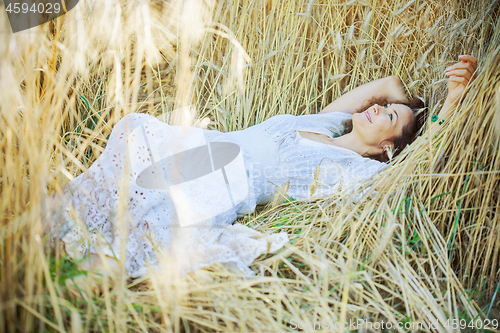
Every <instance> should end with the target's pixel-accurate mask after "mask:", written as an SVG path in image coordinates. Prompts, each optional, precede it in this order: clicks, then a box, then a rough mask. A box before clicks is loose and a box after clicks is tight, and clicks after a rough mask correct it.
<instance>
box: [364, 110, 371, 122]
mask: <svg viewBox="0 0 500 333" xmlns="http://www.w3.org/2000/svg"><path fill="white" fill-rule="evenodd" d="M365 115H366V118H368V121H369V122H370V123H371V122H372V117H370V114H369V113H368V111H365Z"/></svg>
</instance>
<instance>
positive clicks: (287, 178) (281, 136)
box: [213, 112, 385, 204]
mask: <svg viewBox="0 0 500 333" xmlns="http://www.w3.org/2000/svg"><path fill="white" fill-rule="evenodd" d="M350 118H351V115H350V114H346V113H339V112H334V113H327V114H315V115H301V116H294V115H277V116H274V117H271V118H269V119H267V120H266V121H264V122H262V123H259V124H257V125H254V126H251V127H249V128H247V129H245V130H242V131H235V132H229V133H221V134H220V135H219V136H217V137H215V138H214V139H213V140H214V141H221V140H223V141H227V142H234V143H237V144H238V145H239V146H240V147H241V149H242V150H243V152H244V156H245V164H246V166H247V168H248V169H247V170H248V171H249V172H248V173H249V180H250V182H251V187H252V188H253V191H252V192H253V193H254V194H255V203H256V204H262V203H265V202H267V201H268V200H269V199H270V198H271V197H272V195H273V193H274V192H275V191H276V189H277V187H278V186H279V185H281V184H283V183H285V182H289V186H288V195H290V196H292V197H294V198H296V199H305V198H309V197H311V196H325V195H330V194H331V193H333V192H334V191H337V190H340V188H341V187H342V186H344V185H345V186H347V185H349V184H351V183H354V182H357V181H360V180H363V179H366V178H368V177H370V176H372V175H373V174H375V173H376V172H378V171H380V170H381V169H382V168H383V167H384V166H385V164H384V163H380V162H378V161H374V160H371V159H368V158H363V157H362V156H360V155H359V154H358V153H356V152H354V151H351V150H349V149H345V148H341V147H336V146H333V145H331V144H328V143H327V142H328V138H330V137H335V136H339V135H341V133H342V132H343V130H344V126H343V122H344V121H345V120H347V119H350ZM300 133H302V135H301V134H300ZM315 139H316V140H315ZM318 166H320V167H319V168H318Z"/></svg>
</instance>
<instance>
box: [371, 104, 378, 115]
mask: <svg viewBox="0 0 500 333" xmlns="http://www.w3.org/2000/svg"><path fill="white" fill-rule="evenodd" d="M373 112H374V113H375V114H376V115H378V114H379V112H380V105H378V104H374V105H373Z"/></svg>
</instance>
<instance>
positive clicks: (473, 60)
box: [458, 55, 477, 69]
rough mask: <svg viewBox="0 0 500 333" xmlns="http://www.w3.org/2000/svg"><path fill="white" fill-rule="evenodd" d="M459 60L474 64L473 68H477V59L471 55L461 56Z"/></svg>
mask: <svg viewBox="0 0 500 333" xmlns="http://www.w3.org/2000/svg"><path fill="white" fill-rule="evenodd" d="M458 59H460V60H462V61H466V62H468V63H470V64H472V66H474V69H476V68H477V59H476V58H475V57H473V56H471V55H459V56H458Z"/></svg>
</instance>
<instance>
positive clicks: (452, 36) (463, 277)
mask: <svg viewBox="0 0 500 333" xmlns="http://www.w3.org/2000/svg"><path fill="white" fill-rule="evenodd" d="M498 18H499V5H498V3H497V2H495V1H494V0H490V1H466V0H457V1H452V2H446V1H425V2H424V1H419V0H412V1H409V2H406V1H378V0H373V1H371V2H370V1H366V0H363V1H346V2H345V3H341V2H340V1H339V3H335V2H333V1H332V2H330V1H326V2H325V3H321V2H319V1H312V0H311V1H308V2H301V1H288V0H283V1H279V2H278V1H274V0H268V1H260V0H258V1H249V0H241V1H238V2H224V1H220V2H215V1H213V2H212V1H208V0H207V1H205V2H201V1H200V2H198V1H195V0H192V1H179V3H175V2H173V1H172V2H161V1H153V2H148V1H145V0H141V1H125V0H123V1H119V0H106V1H90V0H87V1H84V0H81V1H80V4H79V5H78V6H77V7H76V8H75V9H74V10H73V11H71V12H70V13H69V14H67V15H66V16H64V17H62V18H59V19H57V20H56V21H55V22H54V23H51V24H46V25H44V26H42V27H38V28H35V29H32V31H31V32H30V33H27V32H24V33H23V32H21V33H18V34H16V35H12V34H11V33H7V32H5V31H8V27H7V24H8V21H7V18H6V16H5V15H4V16H3V17H2V19H0V30H1V31H3V32H4V33H1V34H0V54H1V57H0V115H1V117H0V119H1V121H0V152H1V155H0V157H1V162H0V188H1V197H0V214H1V218H2V220H1V224H2V227H1V230H0V280H1V283H0V294H1V303H0V327H2V328H4V329H5V330H6V331H11V332H13V331H26V332H28V331H64V330H73V331H75V332H77V331H101V330H106V331H110V332H113V331H125V330H138V331H141V330H142V331H175V332H179V331H185V332H198V331H241V332H244V331H256V332H260V331H266V332H268V331H277V332H282V331H293V327H294V324H293V323H300V324H301V325H308V324H311V323H314V322H318V321H319V322H321V321H322V320H327V321H329V322H330V323H331V322H332V321H333V322H335V321H336V320H340V321H341V322H343V321H346V320H349V319H358V318H362V319H367V320H371V321H372V322H375V321H380V320H390V321H394V322H395V321H414V322H416V321H421V322H426V323H430V322H432V323H434V322H435V321H438V322H439V323H440V326H439V327H438V328H436V329H432V330H433V331H441V332H442V331H447V329H446V328H445V327H444V325H445V323H446V320H448V319H467V320H471V319H474V318H478V317H483V318H484V317H486V316H487V315H488V316H489V318H490V319H492V318H495V317H496V318H498V317H499V312H498V303H497V302H498V300H497V299H495V296H498V294H497V292H498V289H499V286H500V273H499V272H500V267H499V265H498V263H499V254H500V236H499V235H500V220H499V219H500V218H499V215H498V214H496V213H497V211H498V208H499V202H500V201H499V180H500V177H499V171H500V159H499V154H498V152H499V146H498V144H499V140H498V139H499V136H498V132H500V121H499V119H500V100H499V98H500V97H499V95H500V90H499V89H500V85H499V82H500V78H499V76H500V70H499V69H498V68H500V20H499V19H498ZM459 54H472V55H474V56H476V57H479V58H480V67H479V69H478V78H477V79H476V81H475V83H474V84H473V85H472V86H471V87H470V92H469V94H468V95H467V97H466V98H465V100H464V101H463V103H462V105H461V106H460V107H459V108H458V109H457V110H456V112H455V114H454V116H453V117H452V119H450V120H449V121H448V122H447V124H446V126H443V130H442V132H441V133H439V135H438V136H437V137H436V138H430V139H429V146H428V147H424V148H421V149H420V150H418V149H415V148H411V147H410V149H408V150H407V151H406V152H405V153H403V154H401V156H400V157H398V160H397V161H395V163H394V164H393V167H391V168H390V169H389V171H387V172H391V173H392V174H393V175H394V182H393V183H392V184H389V185H388V187H387V189H386V190H385V191H380V192H378V193H375V194H372V195H371V196H370V198H369V199H368V200H365V201H363V202H361V203H358V204H355V203H353V201H352V199H351V198H350V197H349V196H347V195H346V194H345V193H340V194H339V195H336V196H333V197H330V198H326V199H325V200H319V201H316V202H308V203H300V202H295V201H287V202H286V203H284V204H281V205H279V206H276V207H274V208H272V209H268V210H266V211H264V212H258V213H255V214H253V215H252V216H249V218H247V219H245V221H244V223H247V224H249V225H252V226H254V227H255V228H256V229H257V230H260V231H265V232H278V231H286V232H288V233H289V235H290V238H292V239H293V240H292V242H291V244H290V245H288V246H287V247H286V248H285V249H284V250H283V251H281V252H279V253H278V254H276V255H273V256H266V257H261V258H259V259H258V260H257V261H256V263H255V265H254V266H253V268H254V270H255V271H256V272H258V273H257V275H258V276H257V277H256V278H252V279H248V278H244V277H241V276H238V275H236V274H234V273H232V272H229V271H227V270H225V269H223V268H220V267H213V268H212V269H209V270H203V271H200V272H199V273H198V274H194V275H191V276H189V277H186V278H183V279H179V278H176V277H175V274H174V273H172V272H171V274H170V275H171V276H170V278H169V276H166V277H165V276H163V277H161V278H160V277H155V276H153V277H151V278H150V279H147V280H139V281H130V280H129V281H126V280H125V278H124V277H123V276H122V277H121V278H118V279H117V280H116V281H115V282H114V287H113V288H108V285H107V284H108V280H107V279H105V280H104V286H103V289H104V291H103V292H99V291H98V288H97V286H93V282H92V283H87V284H84V285H81V286H79V287H80V288H78V286H75V285H71V278H72V277H74V276H75V275H79V274H82V272H81V271H79V269H78V268H77V266H76V265H75V264H74V263H72V262H71V261H69V260H67V257H66V256H65V255H64V253H61V251H60V249H59V248H58V247H57V246H52V245H51V242H50V235H49V234H48V225H49V219H48V218H47V215H48V213H47V202H48V194H52V193H54V192H60V191H61V188H62V187H63V186H64V184H65V182H67V181H68V180H69V179H72V178H73V177H75V176H76V175H78V174H80V173H81V172H82V171H84V170H86V168H88V167H89V166H90V165H91V163H92V161H93V160H95V159H96V157H97V156H98V155H99V154H100V152H102V150H103V147H104V146H105V144H106V138H107V137H108V135H109V133H110V131H111V128H112V127H113V125H114V124H115V123H116V122H117V121H118V120H119V119H120V118H121V117H122V116H123V115H125V114H128V113H130V112H148V113H150V114H153V115H167V118H168V119H169V121H171V122H172V123H182V122H190V121H192V118H193V117H195V116H196V117H200V118H201V117H203V116H206V115H209V116H210V117H211V119H212V120H213V124H214V126H215V128H217V129H219V130H222V131H231V130H238V129H242V128H245V127H247V126H251V125H253V124H255V123H257V122H260V121H263V120H265V119H267V118H268V117H271V116H273V115H275V114H280V113H291V114H303V113H315V112H317V111H319V110H320V109H321V108H322V107H324V106H326V105H327V104H328V103H329V102H330V101H332V100H333V99H334V98H335V97H338V96H339V95H340V94H341V93H343V92H345V91H347V90H349V89H352V88H354V87H356V86H358V85H359V84H362V83H365V82H367V81H369V80H372V79H376V78H379V77H383V76H387V75H392V74H397V75H400V76H401V78H402V79H403V81H404V82H405V83H406V84H407V87H406V88H407V89H408V91H409V92H410V93H411V94H413V95H417V96H420V97H422V98H423V99H424V100H425V101H426V102H427V104H428V106H429V110H430V112H429V114H435V113H436V112H437V110H438V109H439V106H440V103H441V101H442V99H443V97H444V94H445V83H446V80H445V79H444V69H445V68H446V67H447V66H449V65H450V64H452V63H454V62H456V61H457V57H458V55H459ZM190 104H193V105H195V106H196V109H197V110H198V114H197V115H186V114H183V113H175V112H171V110H173V109H174V108H175V107H181V106H186V105H190ZM440 156H444V157H443V158H441V159H440V158H439V157H440ZM403 163H411V164H413V165H415V168H414V172H413V174H411V175H409V176H403V175H400V173H399V170H401V168H400V165H401V164H403ZM129 283H130V284H129ZM495 311H496V312H495ZM292 320H294V322H291V321H292ZM290 322H291V323H292V324H290ZM306 330H308V329H306Z"/></svg>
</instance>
